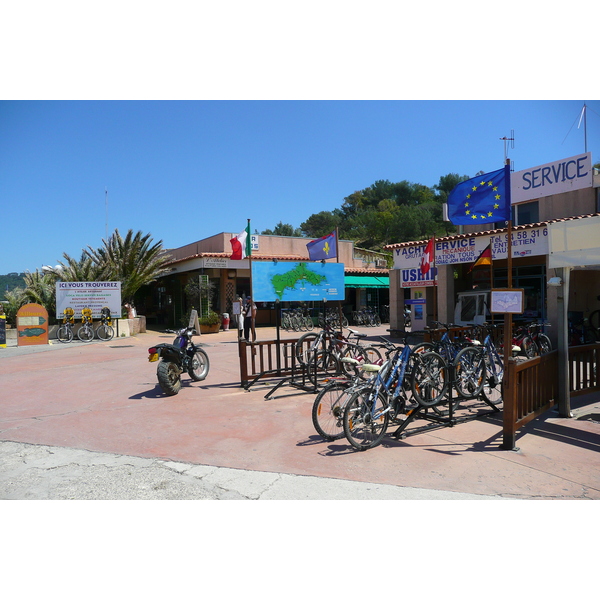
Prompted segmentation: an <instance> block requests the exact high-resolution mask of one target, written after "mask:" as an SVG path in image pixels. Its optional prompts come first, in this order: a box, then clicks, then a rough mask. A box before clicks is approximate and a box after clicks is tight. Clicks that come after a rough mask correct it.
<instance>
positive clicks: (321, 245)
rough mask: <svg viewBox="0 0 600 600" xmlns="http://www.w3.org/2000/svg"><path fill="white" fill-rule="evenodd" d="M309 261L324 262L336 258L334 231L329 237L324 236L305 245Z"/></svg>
mask: <svg viewBox="0 0 600 600" xmlns="http://www.w3.org/2000/svg"><path fill="white" fill-rule="evenodd" d="M306 248H307V250H308V256H309V257H310V260H325V259H327V258H335V257H336V256H337V252H336V244H335V231H334V232H332V233H330V234H329V235H324V236H323V237H322V238H319V239H318V240H313V241H312V242H308V244H306Z"/></svg>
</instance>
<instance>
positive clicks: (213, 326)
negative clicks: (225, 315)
mask: <svg viewBox="0 0 600 600" xmlns="http://www.w3.org/2000/svg"><path fill="white" fill-rule="evenodd" d="M198 321H199V323H200V333H217V332H218V331H219V329H220V327H221V317H219V315H218V313H216V312H215V311H214V310H210V311H209V312H208V315H206V316H205V317H200V318H199V319H198Z"/></svg>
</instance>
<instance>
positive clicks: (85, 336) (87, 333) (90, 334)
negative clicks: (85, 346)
mask: <svg viewBox="0 0 600 600" xmlns="http://www.w3.org/2000/svg"><path fill="white" fill-rule="evenodd" d="M77 337H78V338H79V339H80V340H81V341H82V342H91V341H92V340H93V339H94V330H93V329H92V328H91V327H90V326H89V325H88V324H87V323H86V324H85V325H83V327H80V328H79V331H78V332H77Z"/></svg>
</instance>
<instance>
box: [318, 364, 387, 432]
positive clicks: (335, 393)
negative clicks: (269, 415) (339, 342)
mask: <svg viewBox="0 0 600 600" xmlns="http://www.w3.org/2000/svg"><path fill="white" fill-rule="evenodd" d="M345 360H351V359H346V358H342V361H345ZM359 368H360V369H361V371H363V372H364V373H369V374H371V375H372V374H374V373H376V372H378V371H379V370H380V369H381V365H374V364H362V365H360V367H359ZM363 383H364V381H363V376H362V375H361V374H359V373H357V374H356V375H355V376H354V377H353V378H351V379H349V378H333V379H332V380H331V381H330V382H329V383H328V384H327V385H325V386H324V387H322V388H321V389H320V390H319V393H318V394H317V396H316V397H315V401H314V403H313V407H312V422H313V425H314V427H315V430H316V431H317V433H318V434H319V435H320V436H321V437H322V438H323V439H324V440H326V441H330V442H331V441H334V440H338V439H341V438H343V437H344V435H345V434H344V422H343V417H344V408H345V406H346V401H347V400H348V398H349V397H350V395H351V394H352V392H353V391H354V390H355V389H356V387H357V386H359V385H362V384H363Z"/></svg>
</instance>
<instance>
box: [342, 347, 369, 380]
mask: <svg viewBox="0 0 600 600" xmlns="http://www.w3.org/2000/svg"><path fill="white" fill-rule="evenodd" d="M340 359H341V360H340V366H341V369H342V372H343V373H344V374H345V375H346V377H350V378H352V377H354V376H356V375H357V374H358V373H360V372H361V371H360V366H361V365H366V364H367V363H368V362H369V358H368V356H367V353H366V352H365V350H364V348H362V346H346V347H345V348H344V350H343V351H342V353H341V356H340ZM344 359H346V360H344Z"/></svg>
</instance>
